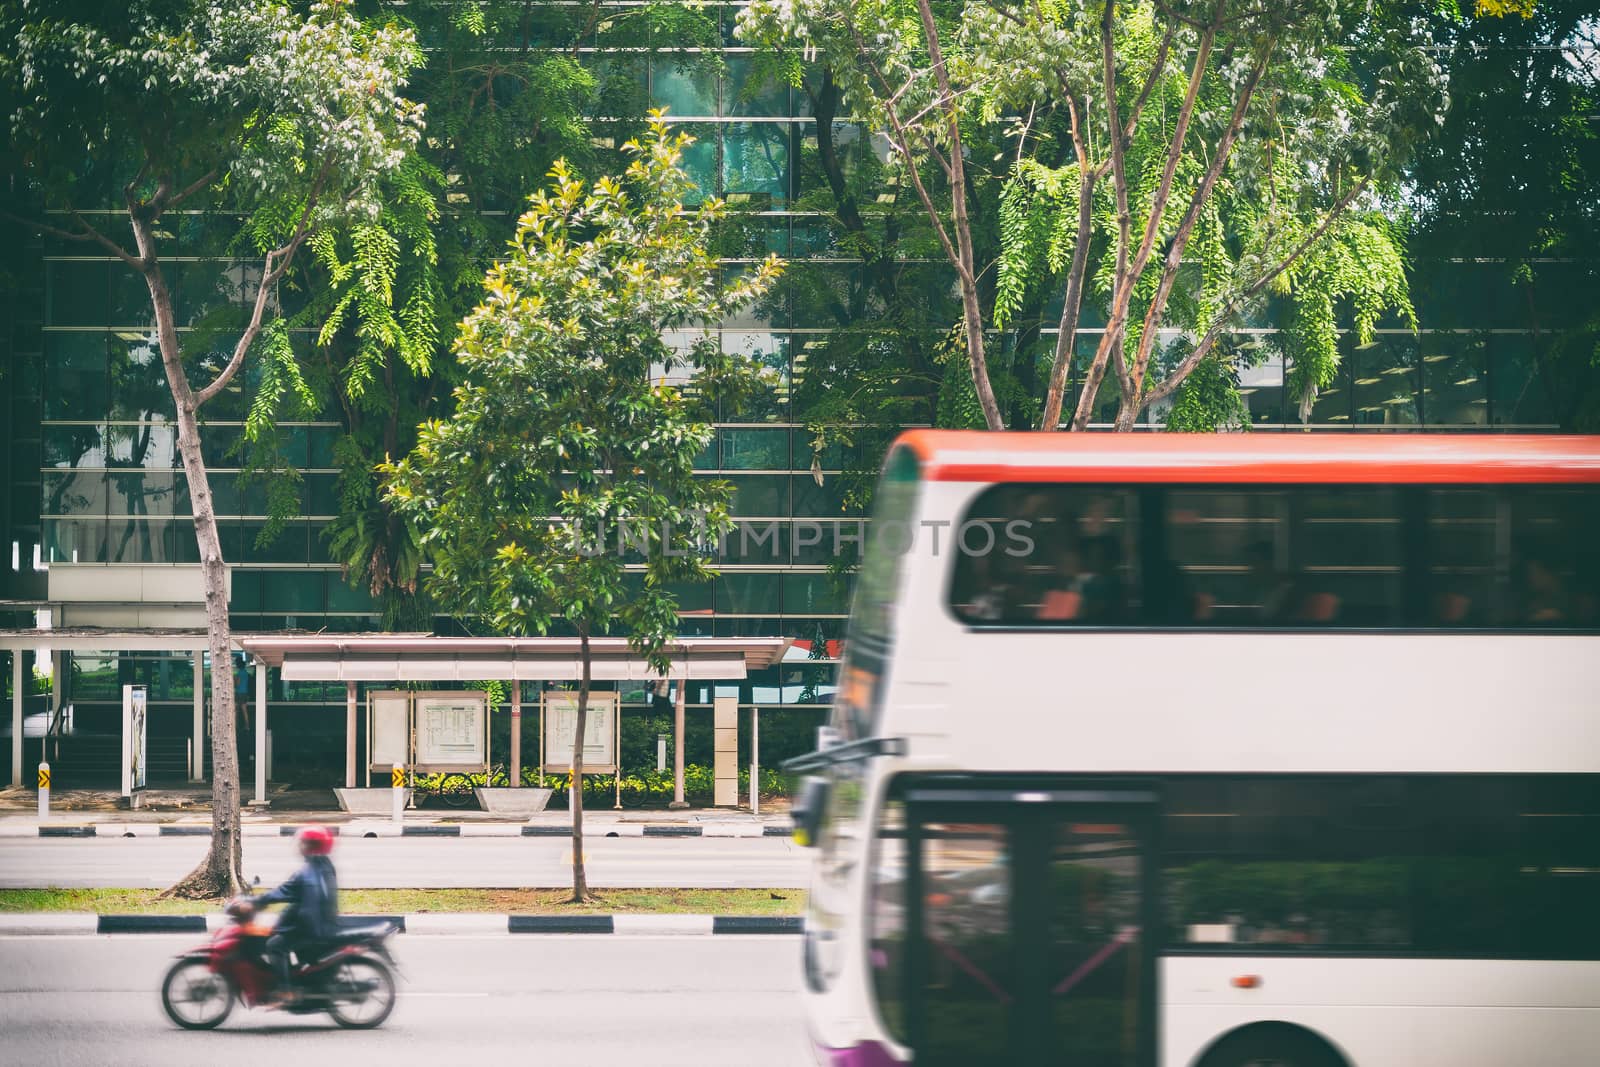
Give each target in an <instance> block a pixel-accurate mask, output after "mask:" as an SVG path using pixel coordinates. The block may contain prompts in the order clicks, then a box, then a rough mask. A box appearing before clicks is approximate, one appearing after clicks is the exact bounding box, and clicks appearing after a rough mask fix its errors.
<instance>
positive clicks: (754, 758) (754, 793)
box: [750, 708, 761, 815]
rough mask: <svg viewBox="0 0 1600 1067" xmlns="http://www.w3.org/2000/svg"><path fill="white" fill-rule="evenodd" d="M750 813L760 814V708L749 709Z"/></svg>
mask: <svg viewBox="0 0 1600 1067" xmlns="http://www.w3.org/2000/svg"><path fill="white" fill-rule="evenodd" d="M750 814H752V815H760V814H761V709H760V708H751V709H750Z"/></svg>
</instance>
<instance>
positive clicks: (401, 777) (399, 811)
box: [389, 763, 406, 826]
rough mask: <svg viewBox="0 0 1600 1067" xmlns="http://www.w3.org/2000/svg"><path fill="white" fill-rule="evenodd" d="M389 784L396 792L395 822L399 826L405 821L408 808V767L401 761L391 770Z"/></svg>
mask: <svg viewBox="0 0 1600 1067" xmlns="http://www.w3.org/2000/svg"><path fill="white" fill-rule="evenodd" d="M389 785H390V788H391V789H392V790H393V792H394V824H395V825H396V826H399V825H400V824H401V823H402V822H404V821H405V810H406V769H405V766H404V765H402V764H399V763H396V764H395V765H394V769H393V770H391V771H390V772H389Z"/></svg>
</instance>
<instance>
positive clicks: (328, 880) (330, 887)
mask: <svg viewBox="0 0 1600 1067" xmlns="http://www.w3.org/2000/svg"><path fill="white" fill-rule="evenodd" d="M295 841H296V843H297V844H298V845H299V846H300V855H301V856H303V857H305V864H304V865H303V866H302V867H301V868H300V869H299V870H298V871H295V872H294V874H293V875H291V876H290V878H289V880H288V881H287V882H284V883H283V884H282V885H280V886H279V887H278V888H276V889H273V890H270V891H268V892H266V893H262V894H261V895H260V896H258V897H256V899H255V904H256V907H258V908H264V907H266V906H267V905H269V904H280V903H281V904H287V905H288V907H286V908H284V909H283V914H282V915H280V916H279V917H278V924H277V926H276V927H274V928H273V933H272V936H271V937H269V938H267V946H266V951H267V958H268V959H269V960H270V961H271V963H272V965H273V967H274V968H275V970H276V971H277V975H278V1001H279V1003H288V1002H292V1001H293V1000H294V999H295V997H296V993H295V991H294V989H293V987H292V985H291V984H290V981H289V954H290V953H291V952H293V953H294V954H295V956H296V957H298V958H299V960H300V961H301V962H302V963H305V962H308V961H310V960H311V959H314V958H315V956H316V953H317V950H318V948H319V947H320V946H321V945H322V944H324V943H326V942H327V941H328V940H330V939H331V938H333V937H334V935H335V934H337V933H338V930H339V881H338V878H337V876H336V875H335V874H334V870H333V861H332V860H330V859H329V858H328V855H329V853H331V852H332V851H333V834H332V833H330V832H329V831H328V829H327V828H326V827H322V826H306V827H302V828H301V830H300V832H299V833H298V834H296V835H295Z"/></svg>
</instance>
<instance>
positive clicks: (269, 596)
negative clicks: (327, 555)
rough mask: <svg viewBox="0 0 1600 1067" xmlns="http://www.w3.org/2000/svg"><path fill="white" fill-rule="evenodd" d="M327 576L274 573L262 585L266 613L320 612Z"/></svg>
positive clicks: (287, 572)
mask: <svg viewBox="0 0 1600 1067" xmlns="http://www.w3.org/2000/svg"><path fill="white" fill-rule="evenodd" d="M326 578H327V575H326V574H323V573H320V572H316V571H311V572H306V571H275V572H273V573H271V574H269V575H267V576H266V580H265V581H264V582H263V583H262V584H263V588H262V607H263V608H264V609H265V610H267V611H295V612H308V611H322V610H323V604H324V591H325V589H324V587H325V585H326Z"/></svg>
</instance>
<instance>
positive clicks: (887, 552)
mask: <svg viewBox="0 0 1600 1067" xmlns="http://www.w3.org/2000/svg"><path fill="white" fill-rule="evenodd" d="M873 522H874V527H873V533H872V537H871V543H870V545H869V548H868V551H867V555H866V559H865V561H864V566H863V571H862V574H861V578H860V581H859V584H858V587H857V593H856V602H855V605H854V611H853V615H852V622H851V631H850V635H849V640H848V642H847V647H846V650H845V661H844V667H843V671H842V675H841V683H840V687H839V697H838V698H837V700H836V705H835V708H834V713H833V717H832V720H831V724H830V728H829V730H828V731H827V732H826V736H827V738H828V741H827V743H826V744H825V745H824V746H823V747H821V748H819V751H818V752H817V753H815V754H813V755H812V756H808V757H803V758H802V759H801V760H797V761H794V765H793V767H792V769H794V770H797V771H806V772H809V773H811V774H812V777H811V778H809V779H808V780H807V782H806V788H805V790H804V791H803V795H802V800H801V801H800V803H799V804H798V806H797V816H796V818H797V839H798V840H800V841H801V842H802V843H811V844H814V845H815V846H816V849H817V853H816V866H815V870H814V876H813V886H812V895H811V908H810V914H809V916H808V918H807V922H806V935H805V941H804V945H805V948H804V968H805V980H806V981H805V984H806V989H807V992H806V998H807V1002H808V1016H809V1026H810V1030H811V1034H812V1038H813V1041H814V1044H815V1047H816V1049H817V1055H818V1058H819V1060H820V1062H823V1063H826V1064H830V1065H833V1067H846V1065H850V1067H879V1065H888V1064H899V1063H911V1062H914V1063H916V1064H918V1065H919V1067H933V1065H957V1064H960V1065H969V1064H980V1063H1003V1064H1015V1065H1041V1067H1042V1065H1046V1064H1049V1065H1063V1067H1066V1065H1071V1067H1136V1065H1161V1067H1238V1065H1244V1064H1282V1065H1293V1067H1415V1065H1424V1064H1438V1065H1447V1067H1538V1065H1548V1067H1557V1065H1560V1067H1571V1065H1575V1064H1593V1063H1600V695H1597V694H1600V439H1596V438H1587V439H1580V438H1564V437H1542V438H1533V437H1512V436H1491V435H1481V436H1471V437H1468V436H1450V437H1445V436H1437V435H1423V434H1417V435H1406V436H1382V437H1356V436H1339V437H1326V436H1323V437H1313V436H1309V435H1305V436H1302V435H1278V434H1271V435H1269V434H1244V435H1230V436H1205V437H1186V436H1180V435H1150V436H1142V437H1123V436H1116V437H1112V436H1109V435H1106V436H1093V435H1078V434H1070V435H1063V434H1049V435H1043V434H989V433H966V432H943V431H917V432H913V433H909V434H907V435H905V436H904V437H902V438H901V439H900V440H899V441H898V442H897V443H896V445H895V447H894V448H893V449H892V450H891V452H890V454H889V456H888V459H887V461H886V466H885V471H884V475H883V479H882V483H881V487H880V489H879V491H878V495H877V501H876V511H875V514H874V520H873Z"/></svg>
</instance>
